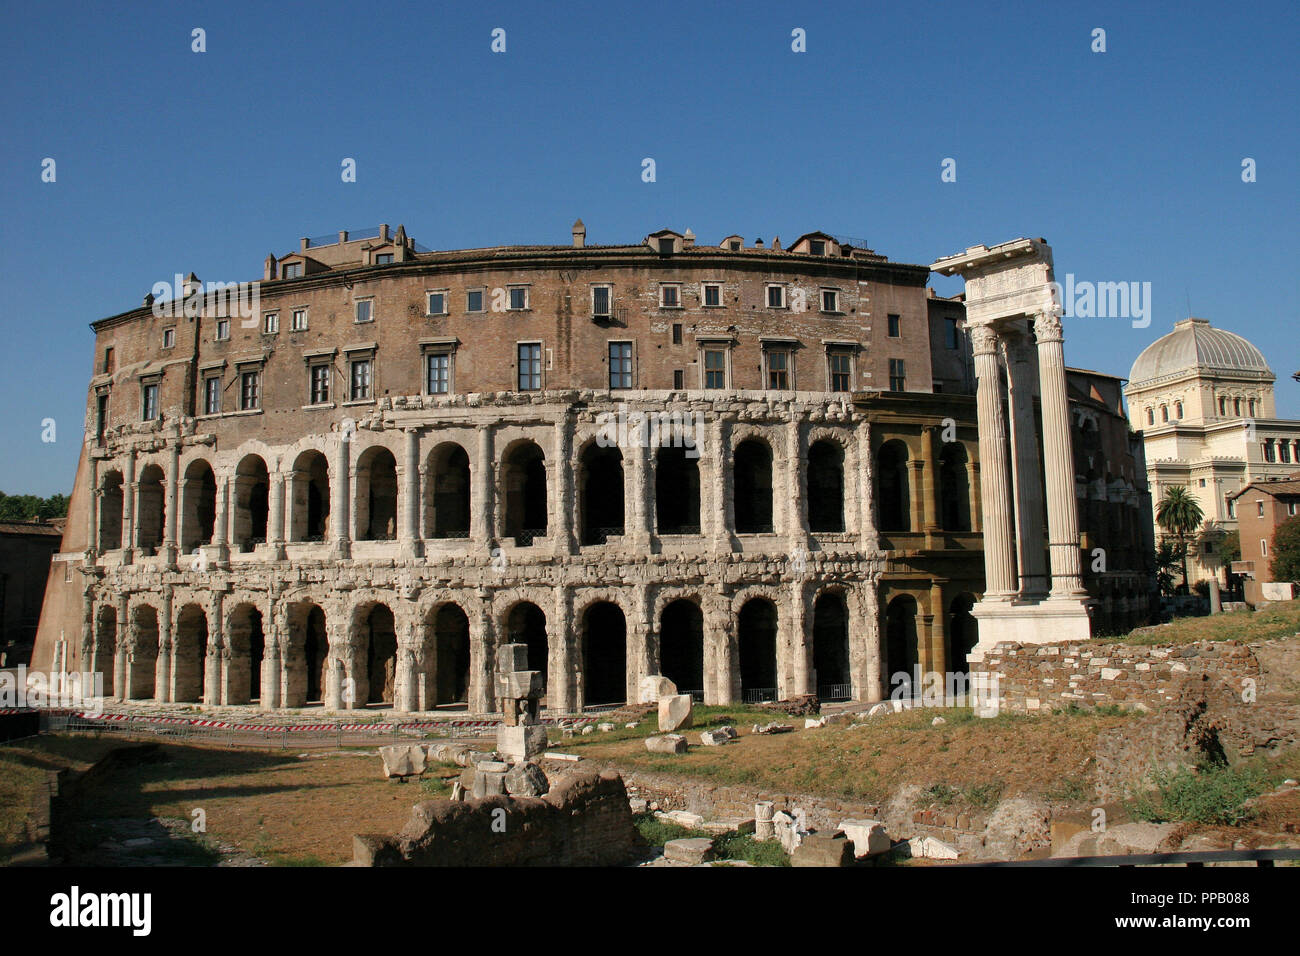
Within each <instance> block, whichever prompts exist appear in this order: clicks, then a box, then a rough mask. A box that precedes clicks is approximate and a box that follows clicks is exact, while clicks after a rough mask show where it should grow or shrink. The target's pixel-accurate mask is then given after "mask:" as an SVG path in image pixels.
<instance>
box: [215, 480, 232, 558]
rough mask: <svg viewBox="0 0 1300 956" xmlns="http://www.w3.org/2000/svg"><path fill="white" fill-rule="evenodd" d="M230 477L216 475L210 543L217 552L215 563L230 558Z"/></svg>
mask: <svg viewBox="0 0 1300 956" xmlns="http://www.w3.org/2000/svg"><path fill="white" fill-rule="evenodd" d="M229 541H230V478H229V477H228V476H227V475H224V474H219V475H217V500H216V514H215V516H214V518H213V520H212V545H213V547H214V548H215V549H216V552H217V565H218V566H219V567H220V566H223V565H225V564H226V563H227V562H228V561H229V560H230V545H229Z"/></svg>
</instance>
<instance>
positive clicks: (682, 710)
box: [659, 694, 694, 733]
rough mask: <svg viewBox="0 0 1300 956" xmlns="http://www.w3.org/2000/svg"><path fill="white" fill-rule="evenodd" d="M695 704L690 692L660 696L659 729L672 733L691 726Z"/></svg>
mask: <svg viewBox="0 0 1300 956" xmlns="http://www.w3.org/2000/svg"><path fill="white" fill-rule="evenodd" d="M693 712H694V705H693V702H692V701H691V695H690V694H671V695H669V696H667V697H660V698H659V730H660V731H661V732H663V733H672V732H673V731H674V730H684V729H685V728H687V727H690V726H691V720H692V715H693Z"/></svg>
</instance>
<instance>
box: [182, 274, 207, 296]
mask: <svg viewBox="0 0 1300 956" xmlns="http://www.w3.org/2000/svg"><path fill="white" fill-rule="evenodd" d="M201 288H203V284H202V283H201V282H199V277H198V276H196V275H195V274H194V273H193V272H191V273H190V274H189V275H187V276H186V277H185V284H184V285H183V286H181V293H182V294H183V295H184V296H185V297H186V298H189V297H190V296H191V295H193V294H194V293H195V292H197V291H199V290H200V289H201Z"/></svg>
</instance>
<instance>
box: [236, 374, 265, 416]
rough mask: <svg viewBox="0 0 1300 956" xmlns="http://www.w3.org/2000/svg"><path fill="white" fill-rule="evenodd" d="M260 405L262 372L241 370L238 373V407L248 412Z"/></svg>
mask: <svg viewBox="0 0 1300 956" xmlns="http://www.w3.org/2000/svg"><path fill="white" fill-rule="evenodd" d="M261 407H262V373H261V372H259V371H249V372H241V373H240V375H239V408H240V411H245V412H250V411H253V410H254V409H257V408H261Z"/></svg>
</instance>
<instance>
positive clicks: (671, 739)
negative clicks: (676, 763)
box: [645, 734, 686, 754]
mask: <svg viewBox="0 0 1300 956" xmlns="http://www.w3.org/2000/svg"><path fill="white" fill-rule="evenodd" d="M645 749H646V750H648V751H650V752H651V753H652V754H684V753H686V738H685V737H683V736H682V735H681V734H661V735H660V736H658V737H647V738H646V739H645Z"/></svg>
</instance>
